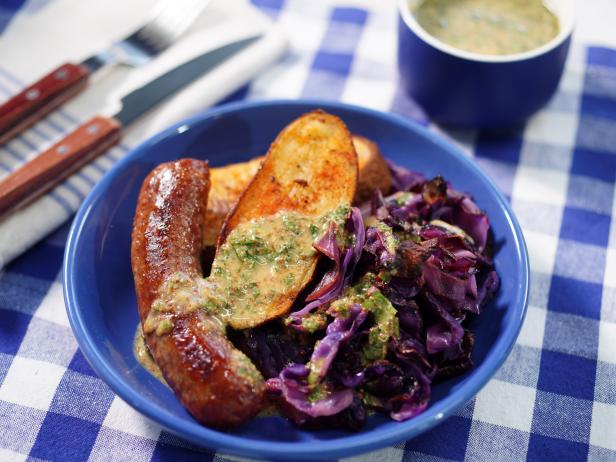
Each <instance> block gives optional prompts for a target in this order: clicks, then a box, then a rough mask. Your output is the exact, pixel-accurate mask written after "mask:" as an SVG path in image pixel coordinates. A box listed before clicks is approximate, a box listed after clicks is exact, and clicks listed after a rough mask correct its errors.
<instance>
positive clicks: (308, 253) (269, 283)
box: [144, 205, 350, 335]
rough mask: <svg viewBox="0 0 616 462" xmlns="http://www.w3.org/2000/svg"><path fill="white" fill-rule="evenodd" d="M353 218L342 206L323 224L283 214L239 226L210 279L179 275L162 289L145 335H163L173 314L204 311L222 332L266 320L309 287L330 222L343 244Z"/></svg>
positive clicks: (219, 255)
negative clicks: (318, 243)
mask: <svg viewBox="0 0 616 462" xmlns="http://www.w3.org/2000/svg"><path fill="white" fill-rule="evenodd" d="M349 213H350V206H349V205H344V206H341V207H339V208H338V209H336V210H335V211H333V212H332V213H329V214H326V215H324V216H322V217H320V218H314V217H306V216H303V215H300V214H298V213H295V212H287V211H285V212H279V213H277V214H274V215H271V216H268V217H263V218H258V219H255V220H251V221H249V222H246V223H241V224H240V225H238V226H237V227H236V228H235V229H233V230H232V231H231V233H230V234H229V236H228V237H227V240H226V241H225V243H224V244H223V245H222V246H221V247H220V248H219V249H218V252H217V254H216V258H215V260H214V262H213V264H212V270H211V274H210V276H209V277H208V278H207V279H203V278H201V277H191V276H188V275H186V274H183V273H180V272H178V273H176V274H174V275H173V276H171V277H170V278H168V279H167V280H166V281H165V282H164V283H163V284H162V286H161V288H160V289H159V298H158V299H157V300H156V301H155V302H154V303H153V304H152V309H151V310H150V314H149V316H148V318H147V319H146V321H145V323H144V332H145V333H151V332H155V333H156V334H158V335H164V334H166V333H168V332H170V331H171V330H172V329H173V317H174V315H175V314H177V313H179V312H190V311H194V310H196V309H203V310H206V311H207V312H208V314H210V315H211V316H212V318H213V319H214V320H215V321H214V322H215V324H216V326H215V327H217V328H220V329H223V330H224V328H225V325H226V324H227V323H228V320H229V319H231V318H233V321H234V326H235V325H238V324H241V323H242V322H246V324H247V325H249V324H252V325H255V324H258V323H259V322H260V320H265V319H266V318H267V312H266V311H267V307H268V306H269V305H271V304H273V303H277V302H278V301H286V300H285V297H286V294H289V293H291V294H294V291H297V290H299V289H301V288H302V287H303V286H304V285H305V283H307V282H308V280H309V278H310V277H311V275H312V270H313V268H314V265H315V264H316V260H315V258H314V257H315V256H316V250H315V249H314V247H313V243H314V241H315V240H316V239H317V238H319V237H320V236H322V235H323V233H325V232H326V230H327V229H328V227H329V225H330V223H331V222H332V221H333V222H334V223H335V224H336V229H337V230H339V233H340V238H341V239H343V238H344V232H343V228H344V226H343V225H344V222H345V221H346V219H347V217H348V215H349Z"/></svg>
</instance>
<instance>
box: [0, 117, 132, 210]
mask: <svg viewBox="0 0 616 462" xmlns="http://www.w3.org/2000/svg"><path fill="white" fill-rule="evenodd" d="M120 129H121V126H120V123H119V122H118V121H117V120H115V119H113V118H108V117H100V116H97V117H94V118H92V119H90V120H89V121H88V122H86V123H84V124H83V125H81V126H79V127H78V128H77V129H76V130H74V131H73V132H72V133H69V134H68V135H67V136H66V137H64V138H63V139H62V140H60V141H58V142H57V143H56V144H54V145H53V146H52V147H50V148H49V149H47V150H46V151H44V152H43V153H41V154H39V155H38V156H37V157H35V158H34V159H32V160H31V161H30V162H27V163H26V164H25V165H23V166H22V167H21V168H19V169H18V170H16V171H14V172H13V173H11V174H10V175H9V176H7V177H6V178H4V180H2V181H0V216H2V215H5V214H7V213H8V212H12V211H14V210H16V209H17V208H19V207H22V206H24V205H26V204H28V203H29V202H31V201H32V200H34V199H36V198H37V197H39V196H40V195H42V194H44V193H45V192H47V191H49V190H50V189H51V188H53V187H54V186H56V185H57V184H58V183H60V182H62V180H64V179H65V178H67V177H68V176H70V175H71V174H72V173H73V172H75V171H76V170H77V169H79V168H80V167H82V166H83V165H85V164H86V163H88V162H89V161H91V160H93V159H94V158H95V157H97V156H99V155H100V154H102V153H104V152H105V151H107V150H108V149H109V148H111V147H112V146H114V145H115V144H117V143H118V142H119V141H120V135H121V130H120Z"/></svg>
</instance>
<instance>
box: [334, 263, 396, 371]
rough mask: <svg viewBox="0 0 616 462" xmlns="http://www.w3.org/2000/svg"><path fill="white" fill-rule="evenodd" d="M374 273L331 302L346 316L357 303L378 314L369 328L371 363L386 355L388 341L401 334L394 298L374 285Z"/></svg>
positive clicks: (368, 357) (365, 353)
mask: <svg viewBox="0 0 616 462" xmlns="http://www.w3.org/2000/svg"><path fill="white" fill-rule="evenodd" d="M373 278H374V276H373V275H370V274H368V275H366V276H365V277H364V279H363V280H362V281H360V283H358V284H356V285H355V286H353V287H349V288H347V289H346V290H345V292H344V294H343V296H342V297H341V298H339V299H338V300H336V301H335V302H333V303H332V304H331V308H330V309H331V311H333V312H337V313H338V314H339V315H341V316H344V315H345V313H348V310H349V309H350V308H351V306H353V305H354V304H358V305H361V306H362V307H363V308H364V309H366V310H368V311H370V312H371V313H372V314H373V316H374V326H373V327H371V328H370V331H369V332H368V342H367V343H366V345H364V348H363V350H362V356H363V359H364V362H365V363H366V364H367V363H371V362H373V361H376V360H377V359H384V358H385V355H386V353H387V342H388V341H389V339H390V338H392V337H393V338H398V337H399V336H400V328H399V325H398V315H397V311H396V309H395V308H394V306H393V305H392V304H391V302H390V301H389V300H388V299H387V297H385V296H384V295H383V294H382V293H381V292H380V291H379V290H378V289H376V288H375V287H374V286H373Z"/></svg>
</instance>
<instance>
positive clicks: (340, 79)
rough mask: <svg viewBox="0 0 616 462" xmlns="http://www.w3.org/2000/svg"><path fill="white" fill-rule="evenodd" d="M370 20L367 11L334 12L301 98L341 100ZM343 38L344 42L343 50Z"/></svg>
mask: <svg viewBox="0 0 616 462" xmlns="http://www.w3.org/2000/svg"><path fill="white" fill-rule="evenodd" d="M367 16H368V14H367V12H366V11H365V10H360V9H355V8H334V9H332V11H331V13H330V22H329V26H328V28H327V30H326V32H325V36H324V37H323V40H322V42H321V46H320V49H319V50H318V51H317V53H316V55H315V57H314V59H313V62H312V66H311V69H310V74H309V75H308V78H307V79H306V82H305V83H304V89H303V91H302V96H304V97H306V98H324V99H339V98H340V97H341V96H342V92H343V90H344V86H345V85H346V82H347V78H348V76H349V74H350V71H351V65H352V62H353V57H354V53H355V49H356V47H357V44H358V42H359V38H360V36H361V33H362V31H363V26H364V24H365V22H366V19H367ZM341 36H342V37H343V42H344V43H343V45H342V47H341V46H340V40H341Z"/></svg>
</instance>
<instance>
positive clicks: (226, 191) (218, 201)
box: [203, 135, 391, 247]
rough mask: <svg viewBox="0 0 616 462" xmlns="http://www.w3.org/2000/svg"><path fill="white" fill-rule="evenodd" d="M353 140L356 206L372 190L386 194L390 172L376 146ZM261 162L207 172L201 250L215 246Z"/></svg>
mask: <svg viewBox="0 0 616 462" xmlns="http://www.w3.org/2000/svg"><path fill="white" fill-rule="evenodd" d="M352 138H353V145H354V146H355V150H356V152H357V164H358V168H359V176H358V184H357V192H356V194H355V201H354V202H355V203H357V204H359V203H362V202H364V201H367V200H369V199H370V197H371V196H372V192H373V191H374V190H375V189H380V190H381V192H382V193H383V194H387V193H388V192H389V190H390V189H391V173H390V171H389V166H388V165H387V162H386V161H385V159H384V158H383V156H382V155H381V152H380V151H379V148H378V146H377V145H376V143H374V142H372V141H370V140H369V139H368V138H365V137H363V136H359V135H352ZM261 162H263V157H257V158H255V159H251V160H249V161H247V162H239V163H236V164H230V165H225V166H223V167H215V168H212V169H210V179H211V183H212V187H211V189H210V195H209V198H208V204H207V211H206V222H207V224H208V225H207V226H206V227H205V228H204V230H203V245H204V247H210V246H214V245H216V240H217V239H218V234H219V233H220V230H221V228H222V225H223V223H224V221H225V217H226V216H227V214H228V213H229V211H230V210H231V208H232V207H233V205H234V204H235V202H236V201H237V199H238V198H239V197H240V194H242V191H244V189H246V186H247V185H248V183H249V182H250V180H252V177H254V176H255V174H256V173H257V171H258V170H259V167H260V166H261Z"/></svg>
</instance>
